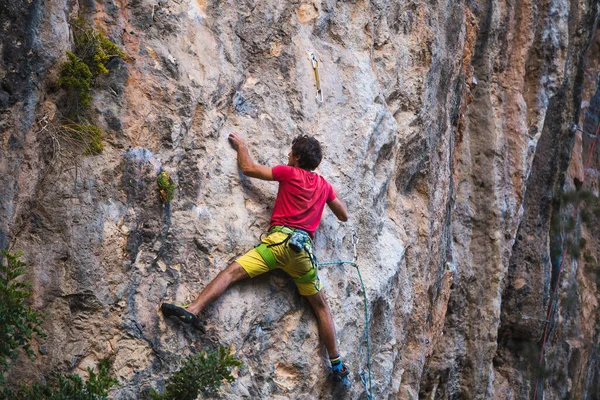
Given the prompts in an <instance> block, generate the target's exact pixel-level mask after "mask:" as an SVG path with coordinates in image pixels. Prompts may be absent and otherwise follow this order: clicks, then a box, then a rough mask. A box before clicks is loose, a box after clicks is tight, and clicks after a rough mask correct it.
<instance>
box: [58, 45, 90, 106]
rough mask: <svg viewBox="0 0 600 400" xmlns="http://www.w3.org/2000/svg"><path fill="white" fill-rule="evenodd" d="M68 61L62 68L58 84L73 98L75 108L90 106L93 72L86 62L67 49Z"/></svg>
mask: <svg viewBox="0 0 600 400" xmlns="http://www.w3.org/2000/svg"><path fill="white" fill-rule="evenodd" d="M67 57H68V61H67V62H65V63H64V64H63V65H62V67H61V69H60V78H59V79H58V84H59V85H60V86H62V87H63V88H65V90H67V91H68V92H70V93H69V95H70V96H69V98H73V99H74V100H73V102H74V104H73V105H71V106H70V107H72V108H74V109H79V108H80V107H81V108H88V107H89V106H90V102H91V100H92V95H91V94H90V92H91V90H92V72H91V71H90V68H89V67H88V65H87V64H86V63H84V62H83V61H81V60H80V59H79V58H78V57H77V56H76V55H75V54H74V53H71V52H70V51H67Z"/></svg>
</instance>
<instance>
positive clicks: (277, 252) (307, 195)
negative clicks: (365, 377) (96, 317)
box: [161, 132, 349, 380]
mask: <svg viewBox="0 0 600 400" xmlns="http://www.w3.org/2000/svg"><path fill="white" fill-rule="evenodd" d="M229 140H230V141H231V143H232V145H233V146H234V148H235V149H236V151H237V161H238V165H239V167H240V169H241V171H242V173H243V174H244V175H246V176H249V177H252V178H258V179H262V180H266V181H278V182H279V191H278V193H277V198H276V199H275V206H274V207H273V213H272V215H271V222H270V227H269V232H268V235H267V236H266V237H265V238H264V239H262V241H261V243H260V244H259V245H258V246H256V247H255V248H254V249H252V250H250V251H249V252H247V253H246V254H244V255H243V256H241V257H240V258H238V259H237V260H236V261H235V262H233V263H232V264H230V265H229V266H228V267H227V268H225V269H224V270H222V271H221V272H219V274H218V275H217V276H216V277H215V278H214V279H213V280H212V281H211V282H210V283H209V284H208V285H207V286H206V287H205V288H204V290H202V291H201V292H200V294H198V296H197V297H196V299H195V300H194V301H193V302H192V303H191V304H190V305H189V306H187V307H185V308H184V307H179V306H176V305H174V304H169V303H163V304H162V305H161V311H162V312H163V314H164V315H165V316H174V317H177V318H178V319H179V320H180V321H182V322H184V323H191V322H194V321H195V320H196V319H197V318H198V317H197V316H198V313H200V312H201V311H202V310H203V309H204V308H205V307H206V306H207V305H208V304H210V303H212V302H213V301H215V300H216V299H218V298H219V297H220V296H221V295H222V294H223V293H224V292H225V290H226V289H227V288H228V287H229V286H230V285H231V284H233V283H235V282H238V281H240V280H242V279H246V278H248V277H250V278H254V277H255V276H258V275H261V274H263V273H265V272H268V271H270V270H272V269H275V268H280V269H283V270H284V271H285V272H287V273H288V274H289V275H290V276H291V277H292V278H293V279H294V282H295V284H296V286H297V287H298V290H299V291H300V294H301V295H302V296H304V297H306V299H307V300H308V303H309V304H310V305H311V306H312V309H313V310H314V312H315V315H316V317H317V321H318V326H319V336H320V337H321V341H322V342H323V343H324V344H325V347H326V348H327V352H328V353H329V359H330V361H331V368H332V371H333V378H334V379H336V380H342V379H344V378H345V377H346V376H348V374H349V370H348V368H347V366H346V365H344V363H343V362H342V360H341V358H340V353H339V351H338V347H337V343H336V335H335V327H334V324H333V319H332V318H331V312H330V311H329V306H328V304H327V300H326V299H325V294H324V293H323V285H322V283H321V281H320V280H319V277H318V275H317V269H316V260H315V258H314V255H313V253H312V239H314V235H315V231H316V229H317V227H318V226H319V222H320V220H321V216H322V214H323V209H324V208H325V204H327V206H329V208H330V209H331V211H332V212H333V214H334V215H335V216H336V217H337V218H338V219H339V220H340V221H347V220H348V209H347V207H346V204H345V203H344V201H343V200H342V199H340V198H339V196H338V195H337V191H336V190H335V189H334V188H333V186H331V185H330V184H329V183H328V182H327V181H326V180H325V179H324V178H323V177H321V176H320V175H318V174H317V173H315V172H313V171H314V170H315V168H317V167H318V166H319V164H320V163H321V159H322V151H321V145H320V143H319V141H318V140H317V139H315V138H313V137H309V136H307V135H300V136H298V137H296V138H295V139H294V140H293V142H292V151H290V153H289V154H288V164H287V165H278V166H276V167H272V168H271V167H268V166H265V165H260V164H257V163H255V162H254V161H253V160H252V158H251V157H250V153H249V152H248V148H247V147H246V143H245V142H244V140H243V139H242V137H241V135H240V134H239V133H237V132H233V133H231V134H230V135H229Z"/></svg>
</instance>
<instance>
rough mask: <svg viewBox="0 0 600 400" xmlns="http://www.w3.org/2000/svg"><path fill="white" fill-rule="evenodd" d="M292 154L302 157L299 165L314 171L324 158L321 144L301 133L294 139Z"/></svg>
mask: <svg viewBox="0 0 600 400" xmlns="http://www.w3.org/2000/svg"><path fill="white" fill-rule="evenodd" d="M292 154H293V155H295V156H296V157H298V156H299V157H300V159H299V160H298V166H299V167H300V168H302V169H305V170H307V171H313V170H314V169H315V168H317V167H318V166H319V164H320V163H321V160H322V159H323V153H322V152H321V144H320V143H319V141H318V140H317V139H315V138H314V137H310V136H308V135H299V136H297V137H296V138H295V139H294V140H293V141H292Z"/></svg>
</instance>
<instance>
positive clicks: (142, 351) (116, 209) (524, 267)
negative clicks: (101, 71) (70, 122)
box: [0, 0, 600, 399]
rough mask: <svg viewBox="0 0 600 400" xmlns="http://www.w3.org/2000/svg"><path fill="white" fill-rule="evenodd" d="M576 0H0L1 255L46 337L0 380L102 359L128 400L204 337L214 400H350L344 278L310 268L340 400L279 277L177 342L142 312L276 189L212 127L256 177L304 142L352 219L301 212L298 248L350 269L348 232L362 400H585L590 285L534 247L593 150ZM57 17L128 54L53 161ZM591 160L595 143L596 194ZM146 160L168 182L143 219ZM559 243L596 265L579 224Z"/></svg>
mask: <svg viewBox="0 0 600 400" xmlns="http://www.w3.org/2000/svg"><path fill="white" fill-rule="evenodd" d="M597 10H598V2H597V1H595V0H572V1H566V0H552V1H551V0H530V1H479V2H475V1H449V2H439V1H429V2H425V1H405V2H393V1H379V0H375V1H371V2H363V1H356V2H335V1H329V0H325V1H322V2H298V1H292V2H278V1H270V0H267V1H262V2H259V1H255V2H254V1H246V2H235V1H229V2H228V1H221V2H207V1H205V0H183V1H176V0H160V1H158V2H156V1H154V0H135V1H113V0H99V1H94V0H85V1H83V0H81V1H76V0H72V1H71V0H70V1H60V0H50V1H41V0H15V1H5V2H2V3H0V26H1V27H2V28H0V29H1V31H0V32H1V33H0V41H1V42H0V43H1V45H0V80H1V82H2V83H1V86H0V138H1V139H2V140H1V142H0V185H1V186H0V187H1V188H2V190H1V191H0V210H2V212H1V213H0V248H11V249H18V250H21V251H23V252H24V253H25V257H24V258H25V260H26V261H27V262H28V264H29V265H30V266H31V269H30V271H29V272H28V275H27V278H28V279H29V280H30V281H31V282H33V285H34V289H35V296H34V306H35V307H36V308H38V309H40V310H43V311H44V312H45V313H46V319H45V325H44V329H45V330H46V332H47V334H48V337H47V338H46V339H44V340H43V341H40V343H38V346H39V348H40V349H43V350H42V351H41V352H40V354H39V355H38V357H37V360H36V361H35V362H30V361H27V360H21V361H20V362H19V363H18V365H17V366H16V367H15V368H13V370H12V375H11V379H12V381H13V382H27V381H30V380H39V379H41V378H42V377H43V376H45V375H47V374H49V373H51V372H52V371H56V370H61V371H68V372H72V371H74V372H78V373H82V374H84V371H85V369H86V367H87V366H90V365H94V364H95V363H96V362H97V360H99V359H101V358H104V357H107V356H110V357H112V358H113V359H114V364H113V373H114V374H115V375H116V376H117V377H118V378H119V380H120V382H121V386H120V387H118V388H116V389H115V390H114V392H113V395H114V397H115V398H123V399H125V398H138V397H139V396H140V395H141V393H142V392H144V391H145V390H147V388H148V387H150V386H152V387H157V388H160V387H161V385H163V384H164V380H165V378H166V377H167V376H168V375H169V374H170V373H171V372H173V371H174V370H176V369H177V367H178V365H177V361H178V360H179V359H180V358H181V357H182V356H184V355H187V354H189V353H190V352H193V351H195V349H202V348H204V347H206V346H214V345H216V344H223V345H225V346H232V347H233V348H234V349H235V354H236V355H237V357H238V358H240V359H241V360H242V361H243V362H244V367H242V368H240V369H239V370H238V371H236V374H237V380H236V381H235V383H233V384H231V385H229V386H227V387H225V388H224V390H223V397H225V398H332V397H336V398H337V397H340V396H345V397H347V398H352V399H359V398H365V387H364V386H363V385H362V384H361V383H360V378H359V373H360V372H361V371H366V364H367V349H366V342H365V315H364V311H363V294H362V289H361V284H360V280H359V277H358V274H357V273H356V271H355V269H354V268H353V267H351V266H327V267H323V268H322V269H321V271H320V276H321V279H322V281H323V282H324V284H325V288H326V294H327V297H328V300H329V304H330V307H331V310H332V313H333V317H334V321H335V324H336V327H337V332H338V338H339V343H340V348H341V350H342V354H343V356H344V358H345V360H347V362H348V363H349V364H350V366H351V367H352V370H353V375H352V377H353V384H352V386H351V387H350V388H349V390H348V391H347V392H345V394H342V393H340V392H339V388H337V387H336V386H334V385H332V384H331V382H330V381H328V379H327V374H328V365H327V354H326V351H325V350H324V348H323V347H322V346H321V345H320V344H319V339H318V333H317V326H316V322H315V318H314V315H313V314H312V311H311V310H310V307H309V305H308V303H307V302H306V301H305V300H304V299H302V298H301V297H300V296H299V295H298V293H297V291H296V289H295V287H294V285H293V282H292V281H291V280H290V279H289V278H288V277H287V276H285V275H284V274H282V273H277V272H275V273H272V274H267V275H265V276H261V277H259V278H256V279H253V280H252V281H247V282H242V283H240V284H237V285H235V286H234V287H232V288H231V289H230V290H229V291H228V292H227V294H226V295H225V296H224V297H223V298H222V299H220V300H219V301H217V302H216V303H215V304H213V305H211V306H210V307H209V308H208V309H207V310H205V312H203V315H202V321H203V322H202V326H201V327H199V328H197V327H188V326H182V325H180V324H177V323H175V322H173V321H170V320H165V319H164V318H163V317H162V316H161V315H160V313H159V311H158V306H159V304H160V303H161V302H162V301H174V302H179V303H187V302H189V301H191V300H192V299H193V298H194V295H195V294H196V293H197V292H198V291H199V290H200V289H202V288H203V287H204V286H205V285H206V284H207V283H208V282H209V281H210V279H212V278H213V277H214V276H215V275H216V274H217V273H218V271H219V270H220V269H222V268H224V267H225V266H226V265H227V264H228V263H229V262H230V261H232V260H234V259H235V258H236V257H237V256H238V255H240V254H242V253H244V252H245V251H247V250H248V249H250V248H252V246H253V245H254V244H255V243H257V241H258V237H259V235H260V234H261V233H262V232H264V231H265V229H266V228H267V227H268V222H269V217H270V211H271V207H272V204H273V200H274V198H275V195H276V191H277V184H276V183H272V182H264V181H257V180H253V179H249V178H246V177H244V176H243V175H241V173H240V172H239V170H238V168H237V162H236V159H235V152H234V150H233V149H231V147H230V146H229V143H228V141H227V135H228V133H229V132H231V131H240V132H243V134H244V135H245V137H246V138H247V142H248V145H249V147H250V149H251V154H252V156H253V157H254V159H255V160H256V161H257V162H259V163H262V164H266V165H270V166H274V165H277V164H284V163H286V162H287V153H288V152H289V149H290V145H291V141H292V139H293V138H294V137H295V136H296V135H297V134H300V133H306V134H309V135H314V136H316V137H317V138H318V139H319V140H320V141H321V142H322V144H323V147H324V153H325V158H324V161H323V162H322V164H321V166H320V167H319V169H318V172H319V173H320V174H322V175H323V176H325V177H326V178H327V179H328V180H329V181H330V182H331V183H332V184H333V185H334V186H335V187H336V188H337V189H338V191H339V194H340V196H341V197H342V198H343V199H345V200H346V202H347V204H348V208H349V210H350V214H351V217H350V220H349V221H348V222H347V223H345V224H342V223H339V222H338V221H337V220H336V219H335V217H334V216H333V215H332V214H331V213H330V212H328V211H326V212H325V214H324V217H323V220H322V223H321V226H320V229H319V231H318V233H317V237H316V242H315V246H316V248H317V253H318V257H319V259H320V260H322V261H326V260H338V259H352V257H353V242H352V237H353V231H355V232H356V233H357V237H358V239H359V241H358V244H357V252H358V259H357V262H358V265H359V267H360V271H361V273H362V277H363V280H364V284H365V286H366V295H367V298H368V302H369V309H368V311H369V315H370V319H369V331H370V340H371V365H372V377H373V392H374V396H375V397H376V398H399V399H417V398H427V399H448V398H452V399H459V398H464V399H490V398H493V399H526V398H532V397H533V394H534V391H535V392H536V393H537V396H538V398H540V399H541V398H542V396H543V398H546V399H562V398H565V397H568V398H581V399H597V398H598V393H599V392H600V389H599V388H598V382H600V348H599V347H598V342H599V336H600V316H599V315H600V314H599V312H598V310H599V306H598V286H597V285H598V282H597V281H596V280H595V279H594V278H593V275H590V274H588V273H584V270H585V266H586V262H585V261H584V260H583V259H581V258H576V257H571V256H569V258H568V259H566V260H565V261H564V263H563V269H562V271H561V272H560V273H559V267H560V264H561V262H560V260H558V259H556V258H553V257H552V256H551V247H553V246H559V247H561V246H564V244H565V243H566V240H567V238H566V237H565V236H564V235H563V234H562V233H561V232H559V231H555V230H553V228H552V224H551V220H552V218H553V216H559V218H560V216H561V215H566V214H565V211H564V210H562V209H560V207H559V206H560V196H561V193H562V192H563V191H564V190H568V189H571V188H578V185H579V186H580V184H581V182H582V180H583V174H584V165H585V164H586V163H587V162H588V153H589V150H590V148H591V146H592V141H593V139H592V137H591V136H590V135H587V134H585V133H583V134H582V133H581V132H580V131H576V130H575V129H574V128H573V125H574V124H578V125H579V126H582V127H583V129H584V130H586V131H587V132H589V133H591V134H592V135H593V134H594V133H595V129H596V126H597V124H598V112H599V109H600V107H599V106H598V99H599V98H600V97H599V96H600V94H599V93H598V92H597V87H598V82H597V75H598V72H599V71H600V68H599V67H598V59H599V58H600V34H599V33H598V32H597V31H596V19H597V16H598V15H597ZM77 16H79V17H81V18H83V19H84V20H87V21H89V22H91V23H93V24H94V25H95V27H96V28H97V29H99V30H102V31H103V32H105V33H106V35H107V37H109V38H110V39H111V40H113V41H114V42H116V43H117V44H118V45H119V46H120V47H121V48H122V49H123V50H124V51H125V52H126V53H127V55H128V57H127V58H126V60H125V61H120V60H113V61H112V62H111V63H110V64H109V69H110V73H109V74H108V75H107V76H105V77H103V78H102V85H100V87H99V88H98V89H95V90H94V92H93V101H92V107H93V110H94V118H95V121H94V122H95V123H96V124H97V125H98V126H99V127H100V128H101V129H102V130H103V132H104V134H103V141H104V143H105V151H104V152H103V153H102V154H100V155H97V156H80V155H76V154H75V155H74V154H72V153H68V152H66V151H61V149H63V147H57V146H56V143H55V141H54V140H53V139H54V138H53V137H52V136H51V135H49V134H48V130H47V129H44V127H45V126H46V125H45V124H46V123H53V121H55V120H56V119H57V117H56V116H55V113H56V109H57V107H59V106H60V99H61V95H62V94H61V93H62V92H61V90H60V88H58V87H57V85H56V80H57V76H58V71H59V68H60V64H61V63H62V62H63V61H64V60H65V50H68V49H69V48H70V47H71V41H70V30H69V29H70V25H69V22H70V21H73V20H74V19H75V18H76V17H77ZM308 51H314V53H315V54H316V55H317V57H318V60H319V70H318V72H319V77H320V84H321V87H322V89H323V94H324V96H323V98H324V99H323V102H322V103H321V102H318V101H317V100H316V98H315V96H316V86H315V74H314V71H313V68H312V65H311V62H310V60H309V58H308V55H307V52H308ZM48 121H49V122H48ZM59 144H60V143H59ZM599 166H600V157H599V156H598V151H597V150H596V151H595V152H594V153H592V159H591V162H590V167H591V169H590V172H589V173H588V176H587V180H586V183H585V185H586V186H585V188H586V189H588V190H591V191H592V193H593V195H594V196H598V185H599V175H598V167H599ZM161 171H167V172H169V173H170V175H171V176H172V177H173V179H174V180H175V182H176V183H177V185H178V188H177V191H176V193H175V199H174V200H173V202H172V203H170V204H169V205H167V206H163V205H162V203H161V202H160V200H159V195H158V192H157V187H156V177H157V175H158V174H159V173H160V172H161ZM577 232H579V233H578V235H580V236H581V237H586V238H587V243H588V246H589V250H590V252H591V254H592V255H593V258H595V260H596V261H597V260H599V259H600V243H599V238H600V232H598V230H597V229H595V230H594V229H589V228H585V227H584V226H582V225H580V224H579V223H578V224H577ZM561 248H562V247H561ZM559 274H560V278H559ZM557 282H558V293H559V296H558V300H557V301H556V300H555V298H554V297H553V292H554V288H555V285H556V284H557ZM567 300H569V301H567ZM552 301H554V302H555V303H554V304H555V306H554V309H555V311H554V312H553V313H552V314H551V318H550V325H549V328H550V329H549V336H548V342H547V344H546V347H545V353H544V357H543V365H542V366H543V374H542V373H541V372H540V363H539V348H540V344H541V340H540V337H541V336H542V335H543V333H544V329H545V322H544V321H545V320H546V315H547V312H548V309H549V306H550V303H551V302H552ZM539 377H541V378H540V379H538V385H537V388H536V385H535V382H536V378H539Z"/></svg>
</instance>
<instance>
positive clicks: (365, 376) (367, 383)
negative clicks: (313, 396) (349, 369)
mask: <svg viewBox="0 0 600 400" xmlns="http://www.w3.org/2000/svg"><path fill="white" fill-rule="evenodd" d="M357 244H358V236H357V235H356V231H354V230H353V231H352V246H353V248H354V259H353V261H326V262H320V263H317V266H319V267H321V266H325V265H344V264H348V265H352V266H353V267H354V268H356V272H358V278H359V279H360V285H361V287H362V292H363V304H364V306H365V336H366V339H367V373H365V371H361V372H360V380H361V382H362V384H363V385H364V387H365V392H367V400H371V399H373V386H372V384H371V339H370V335H369V302H368V300H367V291H366V289H365V283H364V282H363V278H362V275H361V273H360V269H359V268H358V264H357V263H356V259H357V257H358V256H357V252H356V245H357Z"/></svg>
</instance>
